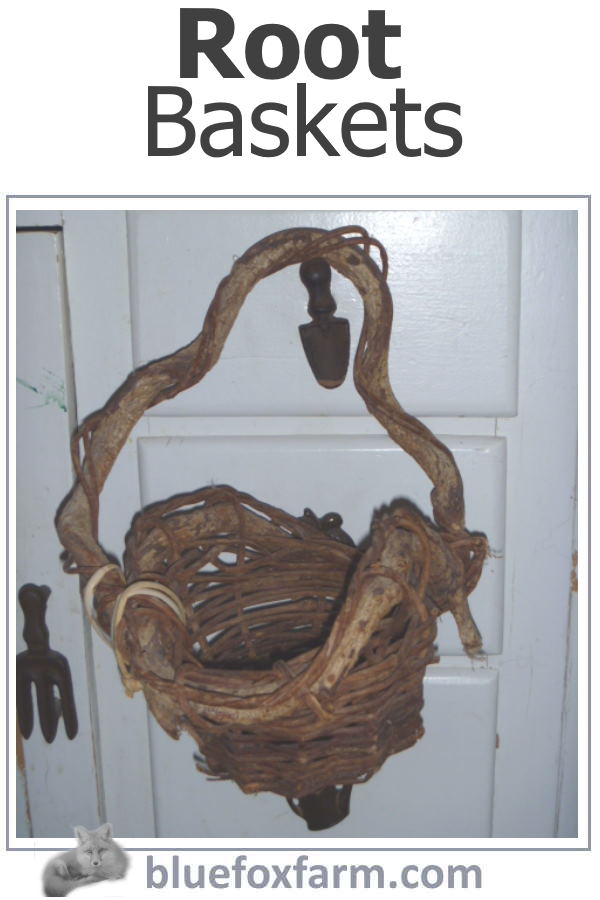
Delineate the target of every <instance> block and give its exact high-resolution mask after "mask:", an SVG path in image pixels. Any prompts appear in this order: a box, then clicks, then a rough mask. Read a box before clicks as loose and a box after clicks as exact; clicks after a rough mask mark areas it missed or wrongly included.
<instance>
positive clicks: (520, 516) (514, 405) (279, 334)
mask: <svg viewBox="0 0 600 900" xmlns="http://www.w3.org/2000/svg"><path fill="white" fill-rule="evenodd" d="M60 221H61V224H63V225H64V232H63V235H62V238H63V239H64V249H65V265H66V269H65V271H66V291H65V292H64V297H63V300H62V301H61V302H62V304H63V306H62V307H61V310H60V311H59V310H58V308H57V307H56V306H55V307H53V308H52V309H51V310H50V311H49V312H48V311H47V310H46V308H44V311H43V312H41V313H40V316H41V321H42V323H43V324H42V325H40V327H42V328H46V327H50V324H51V323H54V326H53V327H54V328H56V323H57V322H58V321H59V319H60V316H61V315H62V316H63V318H62V321H63V323H65V322H66V321H67V320H66V318H65V313H66V311H67V310H68V312H69V333H68V334H66V336H65V337H64V343H65V346H66V353H67V366H68V365H69V361H70V359H71V354H72V362H73V372H74V384H73V392H72V394H73V396H72V398H71V401H72V403H71V407H72V409H71V415H74V402H75V396H76V401H77V409H76V415H77V417H78V418H79V420H81V419H82V418H83V417H84V416H85V415H87V414H88V413H90V412H91V411H93V410H94V409H96V408H98V407H100V406H102V405H103V404H104V402H105V401H106V399H107V398H108V396H109V395H110V394H111V393H112V391H113V390H114V389H115V388H116V387H118V385H119V384H120V383H121V382H122V381H123V380H124V378H125V376H126V375H127V374H128V372H129V371H130V370H131V369H132V368H133V367H134V366H136V365H139V364H141V363H143V362H146V361H148V360H150V359H153V358H156V357H158V356H161V355H164V354H165V353H169V352H171V351H172V350H174V349H176V348H177V347H179V346H181V345H183V344H184V343H187V342H188V341H189V340H190V339H191V338H192V337H194V336H195V335H196V333H197V332H198V331H199V329H200V327H201V324H202V319H203V315H204V312H205V310H206V308H207V306H208V304H209V302H210V300H211V298H212V295H213V292H214V289H215V287H216V285H217V283H218V282H219V280H220V279H221V278H222V277H223V275H225V274H226V273H227V272H228V271H229V268H230V266H231V263H232V261H233V259H234V257H235V256H239V255H240V254H241V253H243V251H244V250H245V249H246V248H247V247H248V246H249V245H250V244H252V243H254V242H255V241H256V240H257V239H259V238H260V237H263V236H264V235H266V234H269V233H271V232H273V231H276V230H278V229H280V228H285V227H290V226H296V225H298V226H301V225H316V226H319V227H325V228H333V227H337V226H339V225H347V224H360V225H362V226H364V227H366V228H367V229H368V231H369V232H370V233H371V234H373V235H374V236H376V237H377V238H379V240H381V241H382V242H383V244H384V245H385V246H386V248H387V250H388V254H389V257H390V274H389V281H390V287H391V290H392V295H393V297H394V301H395V319H394V327H393V337H392V347H391V377H392V384H393V387H394V390H395V392H396V394H397V396H398V398H399V400H400V402H401V403H402V404H403V405H404V406H405V408H407V409H408V410H409V411H410V412H412V413H414V414H416V415H418V416H419V417H421V418H422V419H423V420H424V421H425V422H426V424H428V425H429V427H430V428H431V429H432V430H433V431H434V432H435V433H436V434H438V435H440V436H441V437H442V439H443V440H444V441H445V442H446V443H447V444H448V445H449V446H450V447H451V449H452V450H453V452H454V453H455V455H456V458H457V462H458V465H459V467H460V469H461V472H462V474H463V478H464V482H465V495H466V507H467V527H469V528H471V529H474V530H482V531H485V532H486V534H487V535H488V538H489V540H490V544H491V547H492V549H493V556H492V557H491V558H490V559H489V560H488V562H487V564H486V567H485V571H484V575H483V577H482V580H481V582H480V585H479V586H478V588H477V590H476V592H475V594H474V596H473V602H472V609H473V612H474V616H475V618H476V621H477V622H478V625H479V627H480V630H481V632H482V634H483V636H484V646H485V650H486V653H487V656H486V657H485V659H484V660H482V661H478V662H472V661H471V660H468V659H466V658H465V656H464V654H463V652H462V649H461V647H460V644H459V641H458V639H457V636H456V632H455V628H454V624H453V622H452V620H451V618H450V617H446V619H445V620H444V621H443V622H442V623H441V626H440V629H439V640H438V644H439V652H440V657H441V658H440V663H439V664H438V665H437V666H434V667H431V669H430V670H429V673H428V676H427V679H426V704H425V710H424V720H425V727H426V734H425V737H424V738H423V739H422V740H421V741H420V742H419V743H418V744H417V745H416V746H415V747H413V748H412V749H411V750H409V751H406V752H404V753H402V754H399V755H397V756H395V757H392V758H390V759H389V760H388V761H387V762H386V764H385V765H384V767H383V768H382V770H381V771H380V772H379V773H378V774H377V775H376V776H374V777H373V778H372V779H371V780H370V781H369V782H368V783H367V784H365V785H361V786H358V787H356V788H355V789H354V791H353V795H352V808H351V815H350V817H349V818H347V819H346V820H345V821H344V822H342V823H340V824H339V825H338V826H336V827H335V828H334V829H331V830H329V831H327V832H323V833H322V836H323V837H382V836H390V837H422V838H426V837H450V838H451V837H473V838H475V837H487V836H509V837H514V838H517V837H551V836H558V835H574V834H576V830H577V809H576V802H575V800H576V798H575V790H574V788H573V779H572V777H571V771H570V769H569V760H570V759H571V756H569V754H568V753H567V752H566V750H567V748H569V747H570V746H571V744H570V742H572V739H573V734H574V733H575V731H574V725H573V721H574V717H572V716H571V712H572V711H571V709H570V708H567V706H566V705H565V698H566V697H568V696H570V694H569V693H568V691H566V688H565V685H566V675H567V663H568V631H569V629H568V626H569V616H570V593H569V585H570V580H569V578H570V568H571V552H572V534H573V523H574V517H573V516H574V491H575V463H576V457H575V446H576V440H575V439H576V434H575V425H576V418H575V409H576V402H575V391H576V321H577V281H576V243H577V233H576V217H575V214H574V213H569V212H533V213H523V214H521V213H519V212H510V211H508V212H507V211H462V212H461V211H439V212H435V211H429V212H419V211H408V212H406V211H405V212H399V211H377V212H375V211H365V210H360V211H358V210H357V211H338V212H324V211H320V212H275V211H270V212H265V211H220V212H219V211H204V212H200V211H193V212H182V211H179V212H152V211H138V212H129V213H127V214H125V213H123V212H114V213H113V212H64V213H63V214H62V216H61V219H60ZM26 238H27V236H26V235H21V236H20V238H19V240H20V241H25V240H26ZM46 238H47V236H46ZM54 239H55V240H59V239H60V236H58V237H55V238H54ZM25 282H26V278H25V276H22V280H21V284H22V285H23V296H24V297H25V299H24V300H23V303H27V302H29V303H32V302H34V301H33V299H32V295H33V294H34V293H35V290H34V291H32V290H31V289H30V288H27V290H25ZM57 283H58V286H59V287H58V292H59V294H60V278H58V282H57ZM333 293H334V296H335V298H336V301H337V303H338V315H341V316H345V317H346V318H348V319H349V320H350V323H351V332H352V337H353V348H354V347H355V346H356V340H357V337H358V333H359V330H360V323H361V315H362V304H361V302H360V300H359V298H358V296H357V294H356V292H355V291H354V289H353V287H352V286H351V285H350V284H349V283H347V282H345V281H344V280H342V279H341V278H339V277H334V281H333ZM27 296H28V297H29V300H27V298H26V297H27ZM305 302H306V294H305V291H304V288H303V287H302V285H301V283H300V281H299V279H298V275H297V267H293V269H288V270H285V271H284V272H281V273H278V274H277V275H276V276H272V277H271V278H269V279H268V280H267V281H265V282H262V283H261V284H260V285H259V286H258V287H257V288H256V289H255V290H254V291H253V292H252V294H251V296H250V297H249V298H248V300H247V302H246V304H245V305H244V307H243V309H242V312H241V313H240V316H239V318H238V321H237V322H236V325H235V326H234V329H233V332H232V334H231V336H230V339H229V341H228V343H227V345H226V347H225V351H224V353H223V356H222V358H221V360H220V362H219V364H218V365H217V366H216V367H215V369H214V370H213V371H212V372H211V373H210V374H209V375H208V376H207V377H206V378H205V379H204V380H203V381H202V382H201V383H200V384H199V385H198V386H196V387H195V388H193V389H191V390H190V391H188V392H186V393H184V394H181V395H179V396H178V397H177V398H175V399H174V400H172V401H169V402H168V403H165V404H163V405H162V406H159V407H155V408H154V409H153V410H152V411H151V412H150V413H149V414H147V415H146V416H145V417H144V418H143V419H142V421H141V422H140V423H139V425H138V426H137V427H136V429H135V430H134V432H133V434H132V436H131V439H130V441H129V442H128V444H127V446H126V448H125V449H124V451H123V453H122V454H121V457H120V459H119V461H118V464H117V466H116V467H115V470H114V472H113V474H112V475H111V477H110V479H109V482H108V484H107V487H106V489H105V492H104V494H103V504H102V517H101V532H100V535H101V540H102V542H103V544H104V546H105V547H106V548H107V549H108V550H109V551H111V552H114V553H116V554H117V555H120V554H121V553H122V547H123V536H124V533H125V531H126V530H127V527H128V524H129V521H130V519H131V516H132V514H133V513H134V512H135V511H136V510H137V509H138V508H140V506H142V505H145V504H147V503H149V502H152V501H154V500H158V499H163V498H166V497H168V496H170V495H171V494H174V493H177V492H180V491H187V490H192V489H194V488H196V487H200V486H202V485H204V484H209V483H216V484H219V483H228V484H232V485H234V486H235V487H238V488H240V489H243V490H245V491H248V492H250V493H252V494H254V495H255V496H257V497H259V498H261V499H263V500H265V501H267V502H269V503H273V504H274V505H277V506H281V507H283V508H285V509H286V510H288V511H289V512H292V513H293V514H297V515H300V514H301V513H302V511H303V509H304V508H305V507H306V506H309V507H311V508H312V509H313V510H314V511H315V512H316V513H317V514H318V515H321V514H323V513H326V512H328V511H330V510H335V511H337V512H340V513H341V514H342V516H343V518H344V527H345V528H346V530H347V531H349V532H350V534H351V535H352V536H353V537H354V538H355V539H356V540H360V539H362V538H363V537H364V536H365V535H366V534H367V532H368V529H369V524H370V520H371V516H372V513H373V511H374V509H376V508H377V507H378V506H380V505H381V504H382V503H386V502H389V501H390V500H392V499H393V498H395V497H398V496H407V497H410V498H411V499H413V500H414V501H415V502H416V503H418V505H419V506H420V507H421V509H422V510H424V511H425V512H429V501H428V494H429V490H430V485H429V483H428V481H427V479H426V478H425V476H424V475H423V474H422V473H421V472H420V470H419V469H418V467H417V466H416V464H415V463H414V462H413V461H412V460H411V459H410V458H407V456H406V454H405V453H403V451H401V450H400V449H399V448H398V447H397V446H396V445H395V444H393V442H392V441H391V440H390V439H389V438H388V437H387V435H386V434H385V433H384V432H383V430H382V428H381V427H380V426H379V425H378V423H377V422H376V421H375V420H373V419H372V418H370V417H369V416H368V415H367V414H366V411H365V409H364V406H363V404H362V401H361V399H360V397H359V396H358V395H357V393H356V391H355V390H354V387H353V384H352V381H351V378H349V379H347V381H346V383H345V384H344V385H343V387H341V388H339V389H338V390H336V391H324V390H323V389H321V388H319V386H318V385H317V384H316V382H315V381H314V379H313V377H312V375H311V373H310V371H309V368H308V364H307V363H306V360H305V358H304V356H303V353H302V349H301V346H300V342H299V340H298V334H297V326H298V324H300V323H301V322H302V321H306V320H307V316H306V313H305ZM25 308H26V307H25V306H24V307H23V309H25ZM23 344H24V348H25V349H23V351H22V355H23V357H24V356H25V355H26V353H27V347H28V346H29V337H28V335H27V334H25V332H24V333H23ZM63 365H64V363H63ZM34 374H35V373H34ZM23 377H24V376H23ZM29 379H30V383H32V384H34V385H35V384H37V382H36V381H35V378H34V375H32V374H30V375H29ZM38 452H39V451H38ZM27 453H28V456H27V459H28V460H29V458H30V457H29V454H32V455H31V460H32V464H35V463H34V460H35V449H34V448H33V449H31V450H29V449H28V451H27ZM53 454H56V459H60V460H63V467H66V466H67V462H66V460H67V451H66V443H65V441H64V435H63V436H62V437H61V436H59V435H57V437H56V440H55V449H54V450H53ZM63 481H64V479H63ZM21 515H22V516H23V518H24V521H25V522H26V521H27V519H28V512H27V510H26V509H25V507H22V512H21ZM48 540H49V542H50V544H49V545H51V544H52V540H53V537H49V538H48ZM56 570H57V573H59V571H60V570H59V568H58V565H57V567H56ZM40 577H41V576H40ZM43 577H44V578H47V579H48V582H47V583H50V584H51V581H50V580H49V579H50V575H48V576H46V575H44V576H43ZM57 577H58V575H57ZM23 580H35V578H34V576H32V575H30V574H27V575H25V574H23ZM76 592H77V585H76V583H75V579H72V581H71V582H70V583H69V585H68V587H67V589H66V594H65V596H64V597H61V598H60V608H58V606H57V608H56V610H54V611H53V612H54V615H56V616H57V621H60V622H62V623H63V624H61V625H57V626H56V627H57V629H59V630H60V633H61V636H64V635H65V628H66V626H65V624H64V623H66V622H68V623H69V628H68V633H69V635H70V636H71V637H70V638H69V640H70V641H73V637H72V636H73V635H74V634H76V635H78V637H77V639H76V643H78V647H77V648H73V649H71V646H70V645H69V651H68V652H69V654H71V653H72V654H73V655H74V656H77V658H79V657H80V658H81V660H82V661H85V660H87V665H88V673H89V674H91V673H92V672H93V677H92V678H91V679H87V680H86V679H85V676H83V678H84V681H85V688H84V689H85V690H86V691H89V693H90V696H91V698H92V699H91V706H90V705H89V704H88V705H86V706H85V709H86V710H87V709H88V708H90V709H91V717H90V726H89V727H90V729H91V737H90V738H89V740H90V742H91V741H92V740H93V741H95V747H96V755H95V762H94V760H91V758H90V754H89V750H86V749H85V748H86V745H85V744H84V741H83V740H82V741H81V742H80V741H79V738H78V739H76V741H75V742H73V744H72V745H71V748H72V750H73V752H74V753H75V755H76V756H81V758H82V759H83V760H84V762H83V763H82V771H83V770H84V769H86V767H87V768H90V767H91V770H93V771H92V776H93V777H92V781H93V783H94V785H95V786H96V785H97V793H98V801H97V804H98V810H99V812H98V815H99V816H100V817H105V818H108V819H110V820H111V821H112V822H113V823H114V825H115V829H116V832H117V833H118V834H120V835H129V836H132V837H144V836H153V835H157V836H163V837H180V836H193V837H198V838H202V837H224V836H229V837H261V836H268V837H281V836H305V835H306V834H307V832H306V828H305V826H304V823H303V822H302V821H301V820H300V819H298V818H297V817H295V816H294V814H293V813H292V812H291V811H289V810H288V808H287V805H286V804H285V801H283V800H282V799H281V798H278V797H275V796H272V795H266V794H263V795H259V796H256V797H248V796H246V795H244V794H242V793H241V791H240V790H239V789H238V788H237V787H236V786H235V785H233V784H229V783H214V782H210V781H207V780H206V779H205V778H204V777H203V776H202V775H200V774H198V773H197V772H196V771H195V767H194V763H193V752H194V749H195V748H194V745H193V743H192V742H191V740H190V739H187V738H186V737H182V738H181V740H180V741H179V742H174V741H172V740H171V739H170V738H169V737H168V736H167V735H166V734H165V733H164V732H163V731H162V730H161V729H160V728H159V727H158V725H157V724H156V723H155V722H154V720H152V719H149V718H148V716H147V712H146V709H145V706H144V702H143V700H142V699H141V698H140V696H139V695H137V696H136V697H135V698H134V699H133V700H129V699H127V698H126V697H125V696H124V694H123V691H122V688H121V684H120V680H119V678H118V676H117V672H116V665H115V663H114V659H113V658H112V654H111V652H110V650H109V649H108V648H107V647H105V646H104V645H103V644H101V643H100V642H99V641H96V640H94V644H93V648H90V647H89V646H86V644H85V640H84V639H82V637H81V635H82V634H85V633H86V632H85V629H84V631H81V622H80V620H79V618H78V617H76V616H74V615H73V607H76V606H77V599H76ZM57 599H59V598H57ZM73 620H75V622H73ZM57 634H58V631H57ZM51 635H52V637H54V634H53V632H52V630H51ZM65 639H66V638H65ZM57 649H61V648H60V647H58V646H57ZM63 652H66V651H65V650H63ZM82 664H83V663H82ZM82 702H83V703H84V705H85V702H86V701H85V699H83V701H82ZM565 723H567V725H568V727H569V729H570V731H567V732H565V727H566V726H565ZM52 752H53V751H52V748H50V749H48V748H46V747H44V746H43V745H42V744H40V742H39V741H38V742H37V743H36V744H35V745H34V744H33V743H31V744H30V745H27V746H26V748H25V757H26V770H25V771H26V778H27V785H28V787H29V795H30V798H31V795H32V794H35V792H36V791H37V787H36V784H35V777H34V774H35V772H36V767H39V765H40V764H41V763H42V761H43V760H44V759H46V758H49V757H48V754H51V753H52ZM86 754H87V755H86ZM57 777H58V776H57ZM88 813H89V809H88V808H84V807H82V809H81V815H80V816H79V819H81V820H82V821H87V822H88V824H90V825H91V824H93V822H90V821H89V815H88ZM86 815H88V819H86ZM33 820H34V821H33V825H32V829H33V832H34V834H35V833H37V834H39V835H41V834H48V835H50V834H63V833H66V832H65V831H63V820H62V819H61V818H59V817H57V818H54V819H53V817H52V815H51V814H49V815H45V816H40V817H39V820H38V821H39V825H38V824H37V823H36V818H35V816H33ZM23 833H24V832H23Z"/></svg>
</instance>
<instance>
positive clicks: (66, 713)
mask: <svg viewBox="0 0 600 900" xmlns="http://www.w3.org/2000/svg"><path fill="white" fill-rule="evenodd" d="M56 686H57V688H58V691H59V694H60V705H61V709H62V716H63V721H64V723H65V731H66V733H67V737H68V738H69V740H73V738H74V737H75V735H76V734H77V729H78V722H77V710H76V707H75V697H74V695H73V681H72V679H71V670H70V668H69V664H68V662H67V660H66V659H65V665H64V668H63V671H62V672H61V673H60V675H59V676H57V679H56Z"/></svg>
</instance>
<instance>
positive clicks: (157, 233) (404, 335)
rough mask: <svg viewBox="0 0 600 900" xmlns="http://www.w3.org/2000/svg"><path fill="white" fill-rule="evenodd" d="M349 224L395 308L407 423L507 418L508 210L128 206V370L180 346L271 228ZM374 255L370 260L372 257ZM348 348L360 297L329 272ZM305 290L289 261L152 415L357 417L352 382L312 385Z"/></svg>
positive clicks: (511, 295) (394, 368)
mask: <svg viewBox="0 0 600 900" xmlns="http://www.w3.org/2000/svg"><path fill="white" fill-rule="evenodd" d="M348 224H350V225H352V224H360V225H362V226H363V227H365V228H366V229H367V230H368V231H369V233H370V234H372V235H374V236H375V237H377V238H378V239H379V240H381V241H382V242H383V244H384V245H385V247H386V248H387V249H388V253H389V258H390V271H389V284H390V289H391V292H392V296H393V298H394V300H395V320H394V327H393V333H392V341H391V352H390V377H391V381H392V386H393V387H394V389H395V390H396V391H397V392H398V397H399V399H400V402H401V403H402V404H403V405H404V406H405V407H406V408H407V409H410V410H411V411H412V412H414V413H415V414H416V415H430V416H446V415H452V416H454V415H460V416H466V415H470V416H496V415H511V414H513V413H514V412H515V407H516V378H517V368H516V360H517V350H518V343H517V337H518V317H519V282H518V278H519V241H520V229H519V226H520V219H519V214H518V213H514V212H495V213H490V212H485V211H464V212H460V211H451V212H443V213H442V212H435V211H432V212H418V211H415V212H394V213H387V214H385V213H377V212H365V211H360V212H359V211H351V210H350V211H347V212H343V213H342V212H302V213H293V212H292V213H289V212H270V211H269V212H261V211H252V212H241V211H239V212H238V211H236V212H215V211H212V210H211V211H209V212H193V213H186V212H176V213H169V212H161V213H155V212H131V213H129V214H128V235H129V254H130V267H131V308H132V322H133V357H134V361H135V363H136V364H140V363H142V362H147V361H148V360H150V359H154V358H156V357H159V356H162V355H164V354H165V353H166V352H170V351H171V350H174V349H175V348H176V347H180V346H183V345H184V344H186V343H188V342H189V341H190V340H191V339H192V338H193V337H195V335H196V333H197V332H198V331H199V330H200V327H201V324H202V320H203V318H204V312H205V310H206V308H207V307H208V304H209V302H210V300H211V298H212V296H213V293H214V290H215V287H216V285H217V284H218V283H219V281H220V280H221V278H223V276H224V275H225V274H226V273H227V272H228V271H229V269H230V268H231V265H232V263H233V261H234V259H235V258H236V256H240V255H241V254H242V253H243V252H244V251H245V250H246V249H247V248H248V247H249V246H250V245H251V244H253V243H254V242H255V241H257V240H259V239H260V238H262V237H264V236H265V235H267V234H270V233H272V232H273V231H277V230H278V229H280V228H289V227H291V226H297V227H302V226H315V227H319V228H337V227H340V226H344V225H348ZM373 252H374V255H375V256H377V252H376V251H373ZM333 294H334V297H335V299H336V302H337V304H338V313H337V314H338V315H340V316H344V317H346V318H348V319H349V320H350V324H351V335H352V340H353V347H352V349H353V350H354V348H355V346H356V341H357V340H358V334H359V331H360V325H361V322H362V301H361V300H360V297H359V296H358V293H357V291H356V289H355V288H354V286H353V285H352V284H351V283H350V282H349V281H347V280H346V279H342V278H341V277H339V276H337V274H336V275H334V279H333ZM306 300H307V295H306V291H305V289H304V287H303V285H302V283H301V282H300V279H299V278H298V267H297V266H291V267H289V268H288V269H286V270H284V271H283V272H278V273H276V274H275V275H273V276H271V277H270V278H268V279H266V280H265V281H263V282H261V283H260V284H258V285H257V286H256V288H255V289H254V290H253V291H252V294H251V296H250V297H249V298H248V301H247V302H246V303H245V304H244V307H243V308H242V310H241V312H240V315H239V317H238V319H237V321H236V324H235V325H234V327H233V330H232V333H231V335H230V337H229V340H228V342H227V345H226V347H225V351H224V354H223V358H222V359H221V360H220V362H219V365H218V368H216V369H215V370H213V372H211V373H209V374H208V375H207V377H206V378H205V379H204V380H203V381H202V382H201V383H200V384H199V385H197V386H196V387H194V388H191V389H190V390H189V391H186V392H185V393H183V394H180V395H179V396H178V397H176V398H174V399H173V400H171V401H169V403H168V404H165V405H164V406H163V407H161V410H160V414H161V415H185V416H189V415H200V416H204V415H219V416H223V415H235V416H247V415H270V416H272V415H284V416H285V415H336V416H339V415H365V412H366V411H365V407H364V403H363V401H362V399H361V398H360V397H359V396H358V394H357V393H356V391H355V390H354V386H353V384H352V379H351V377H349V378H348V379H347V381H346V383H345V384H344V385H343V386H342V387H341V388H339V389H338V390H336V391H331V392H327V391H323V390H322V388H319V386H318V385H317V384H316V382H315V381H314V379H313V378H312V377H311V375H310V373H309V372H308V371H307V366H306V360H305V358H304V356H303V353H302V348H301V345H300V341H299V339H298V330H297V328H298V325H299V324H300V323H301V322H304V321H308V317H307V315H306V312H305V309H306Z"/></svg>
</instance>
